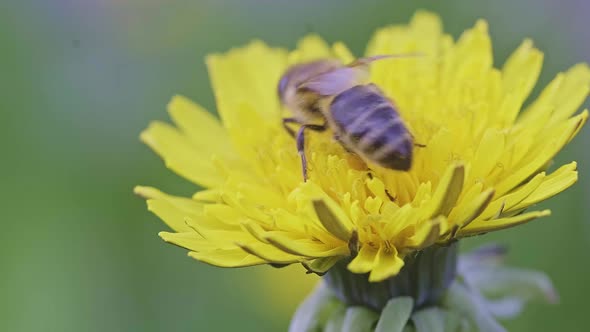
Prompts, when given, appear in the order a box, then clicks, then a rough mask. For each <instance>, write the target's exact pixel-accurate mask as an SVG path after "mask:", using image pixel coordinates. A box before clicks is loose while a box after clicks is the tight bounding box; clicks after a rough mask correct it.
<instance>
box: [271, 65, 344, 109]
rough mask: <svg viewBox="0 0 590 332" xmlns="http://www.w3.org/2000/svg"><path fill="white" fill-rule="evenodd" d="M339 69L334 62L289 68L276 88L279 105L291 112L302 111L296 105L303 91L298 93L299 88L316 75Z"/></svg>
mask: <svg viewBox="0 0 590 332" xmlns="http://www.w3.org/2000/svg"><path fill="white" fill-rule="evenodd" d="M340 67H342V64H341V63H340V62H339V61H336V60H317V61H313V62H308V63H303V64H298V65H294V66H292V67H290V68H289V69H287V71H286V72H285V73H284V74H283V76H281V78H280V80H279V83H278V86H277V94H278V97H279V100H280V101H281V104H282V105H284V106H287V107H288V108H289V109H291V111H293V112H298V111H302V110H299V109H298V108H300V107H299V106H298V105H300V104H301V99H302V94H303V92H304V91H300V90H301V89H299V87H300V86H301V85H302V84H303V83H305V82H308V81H309V80H311V79H313V78H314V77H316V76H317V75H320V74H323V73H325V72H328V71H330V70H334V69H336V68H340ZM307 92H309V91H307Z"/></svg>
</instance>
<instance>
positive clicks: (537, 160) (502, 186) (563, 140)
mask: <svg viewBox="0 0 590 332" xmlns="http://www.w3.org/2000/svg"><path fill="white" fill-rule="evenodd" d="M587 118H588V113H582V114H580V115H578V116H576V117H573V118H571V119H569V120H568V121H567V122H565V123H562V124H560V125H558V126H556V128H553V129H552V130H549V131H547V132H546V133H545V137H551V138H552V139H551V140H543V141H542V142H540V145H539V148H538V149H537V150H533V151H531V152H530V154H531V157H530V158H529V159H528V160H527V159H525V160H523V162H522V163H525V162H526V164H524V165H522V166H520V167H519V168H517V169H516V170H514V171H513V172H512V173H511V174H509V175H508V176H507V177H505V178H504V179H503V180H502V181H500V182H499V183H498V184H497V185H496V186H495V188H496V193H497V195H503V194H504V193H506V192H508V191H509V190H511V189H513V188H514V187H516V186H517V185H519V184H520V183H522V181H524V180H525V179H526V178H528V177H530V176H531V175H532V174H534V173H535V172H537V171H539V169H540V168H541V167H543V166H544V165H545V164H546V163H547V162H548V161H549V160H550V159H551V158H553V156H555V155H556V154H557V152H558V151H559V150H561V149H562V148H563V146H564V145H565V144H567V142H568V141H569V140H570V139H571V136H572V135H573V134H574V133H575V132H576V131H577V130H578V129H579V127H580V126H582V125H583V124H584V123H585V122H586V119H587Z"/></svg>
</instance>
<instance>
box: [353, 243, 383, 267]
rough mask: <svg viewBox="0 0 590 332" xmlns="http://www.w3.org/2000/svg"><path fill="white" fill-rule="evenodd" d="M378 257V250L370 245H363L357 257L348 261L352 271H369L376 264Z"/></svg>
mask: <svg viewBox="0 0 590 332" xmlns="http://www.w3.org/2000/svg"><path fill="white" fill-rule="evenodd" d="M376 257H377V250H375V249H373V248H372V247H371V246H370V245H367V244H365V245H363V246H362V247H361V250H359V252H358V254H357V255H356V257H355V258H354V259H353V260H352V261H351V262H350V263H348V266H347V268H348V270H349V271H350V272H352V273H367V272H370V271H371V270H372V269H373V267H374V266H375V259H376Z"/></svg>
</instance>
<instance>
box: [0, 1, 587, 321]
mask: <svg viewBox="0 0 590 332" xmlns="http://www.w3.org/2000/svg"><path fill="white" fill-rule="evenodd" d="M418 8H425V9H430V10H434V11H436V12H438V13H440V14H441V15H442V17H443V18H444V22H445V27H446V30H447V31H448V32H450V33H452V34H453V35H454V36H458V35H459V33H460V32H461V31H462V30H464V29H465V28H468V27H471V26H472V25H473V23H474V22H475V20H476V19H477V18H480V17H483V18H486V19H487V20H488V21H489V22H490V25H491V34H492V37H493V41H494V47H495V53H496V63H502V62H503V60H504V59H505V58H506V56H507V55H508V54H509V52H510V51H511V50H512V49H514V48H515V47H516V46H517V45H518V44H519V43H520V41H521V40H522V39H523V38H525V37H532V38H533V39H534V40H535V42H536V44H537V45H538V46H539V47H540V48H541V49H542V50H543V51H545V52H546V60H545V66H544V69H543V74H542V78H541V82H542V83H543V84H545V83H547V82H548V80H549V79H550V78H551V77H553V76H554V75H555V74H556V73H557V72H558V71H560V70H564V69H566V68H567V67H569V66H570V65H573V64H574V63H576V62H580V61H588V60H590V43H589V42H588V38H589V36H590V34H589V33H588V31H587V24H586V21H587V17H588V15H589V14H590V4H589V3H588V2H585V1H584V0H570V1H560V0H521V1H508V0H503V1H493V2H492V1H490V2H487V3H484V2H483V1H480V2H474V1H467V0H463V1H459V0H445V1H392V0H389V1H363V2H361V1H352V0H346V1H336V0H333V1H323V2H321V3H317V2H316V1H310V0H305V1H287V0H280V1H270V0H266V1H264V0H233V1H229V0H224V1H214V0H205V1H203V0H200V1H199V0H197V1H195V0H193V1H189V0H177V1H158V0H102V1H99V0H96V1H88V0H87V1H83V0H78V1H75V0H69V1H66V0H52V1H49V0H38V1H27V0H25V1H16V0H8V1H6V0H5V1H2V2H1V3H0V49H1V52H0V114H1V115H2V116H1V121H0V137H1V139H0V144H1V150H0V151H1V156H2V157H1V160H2V162H0V174H1V175H2V179H1V182H0V184H1V185H2V187H3V188H2V189H3V190H1V191H0V192H1V195H2V197H1V202H2V205H1V206H2V229H1V230H0V257H1V262H0V263H1V265H0V266H1V267H0V331H233V330H240V331H262V330H264V331H284V330H285V329H286V326H287V324H288V320H289V316H290V314H291V312H292V311H293V310H294V308H295V306H296V304H297V301H298V300H299V299H300V298H301V297H303V296H304V295H305V290H304V288H303V286H300V284H305V283H306V282H307V281H306V280H305V278H306V276H305V275H304V274H303V273H298V274H297V273H296V274H294V273H293V272H292V271H283V270H281V271H279V270H273V269H271V268H250V269H240V270H223V269H218V268H212V267H209V266H206V265H204V264H201V263H198V262H196V261H193V260H191V259H190V258H188V257H187V256H186V252H185V251H184V250H181V249H178V248H176V247H173V246H169V245H166V244H164V243H163V242H162V241H161V240H160V239H159V238H158V237H157V235H156V234H157V232H158V231H160V230H163V229H164V226H163V224H162V223H161V222H160V221H159V220H158V219H157V218H156V217H154V216H152V215H151V214H149V213H148V212H147V211H146V208H145V203H144V201H143V200H141V199H139V198H137V197H135V196H134V195H133V194H132V188H133V186H134V185H136V184H148V185H157V186H158V187H160V188H162V189H164V190H166V191H168V192H171V193H177V194H190V193H192V192H193V191H194V190H195V188H194V187H192V186H191V185H189V184H187V183H186V182H185V181H183V180H181V179H180V178H178V177H177V176H175V175H173V174H172V173H171V172H169V171H167V170H166V169H165V168H164V165H163V163H162V162H161V161H160V160H159V159H158V157H156V156H155V154H153V153H152V152H151V151H149V150H148V148H147V147H145V146H143V145H142V144H140V142H139V140H138V134H139V132H140V131H141V130H142V129H143V128H144V127H145V126H146V125H147V124H148V122H149V121H150V120H152V119H166V113H165V105H166V103H167V102H168V100H169V99H170V97H171V96H172V95H174V94H176V93H181V94H184V95H186V96H189V97H191V98H193V99H194V100H197V101H198V102H200V103H201V104H203V105H205V106H207V107H208V108H209V109H212V110H214V107H213V106H214V105H213V98H212V94H211V90H210V87H209V84H208V78H207V74H206V70H205V66H204V64H203V58H204V56H205V54H207V53H210V52H219V51H224V50H227V49H228V48H230V47H232V46H236V45H241V44H244V43H246V42H247V41H249V40H250V39H252V38H260V39H263V40H266V41H268V42H270V43H271V44H275V45H283V46H293V45H294V44H295V42H296V40H297V39H298V38H299V37H301V36H302V35H304V34H306V33H308V32H317V33H320V34H321V35H323V36H325V37H326V39H327V40H329V41H336V40H343V41H345V42H347V43H348V44H349V45H350V46H351V47H352V49H353V50H355V51H356V54H361V52H362V50H363V47H364V43H365V42H366V40H367V39H368V38H369V36H370V35H371V33H372V32H373V31H374V30H375V29H376V28H377V27H379V26H382V25H385V24H388V23H395V22H397V23H401V22H407V21H408V20H409V17H410V16H411V15H412V13H413V12H414V11H415V10H416V9H418ZM547 139H551V138H550V137H548V138H547ZM589 139H590V130H588V128H586V130H585V131H584V132H583V133H582V134H581V135H580V136H579V137H578V138H577V139H576V140H575V141H574V143H573V144H571V145H570V146H568V147H567V149H566V151H564V152H563V153H561V154H560V156H559V158H558V159H559V160H558V161H559V162H566V161H569V160H572V159H576V160H578V161H579V169H580V175H581V181H580V183H578V184H577V185H576V186H575V187H574V188H572V189H570V190H568V191H567V192H566V193H564V194H562V195H560V196H558V197H557V198H555V199H552V200H551V201H550V202H548V203H545V204H543V207H548V208H551V209H553V216H551V217H549V218H546V219H543V220H539V221H536V222H534V223H532V224H529V225H526V226H523V227H519V228H516V229H513V230H508V231H503V232H499V233H497V234H494V235H491V236H486V237H482V238H477V239H474V240H469V241H465V243H466V246H465V247H471V246H474V245H476V244H477V243H481V242H482V241H500V242H502V243H505V244H508V245H509V247H510V249H511V255H510V262H511V263H514V264H518V265H522V266H528V267H532V268H536V269H541V270H544V271H546V272H547V273H548V274H549V275H550V276H551V277H552V278H553V280H554V282H555V284H556V286H557V287H558V289H559V291H560V293H561V303H560V304H559V305H558V306H548V305H533V306H530V307H529V308H528V310H527V311H526V312H525V314H523V315H522V316H521V317H520V318H519V319H518V320H516V321H512V322H509V323H507V326H508V327H509V328H510V330H511V331H556V330H564V331H582V330H584V328H583V327H582V326H584V325H586V324H585V323H586V322H587V320H588V314H587V307H586V305H585V304H586V303H587V301H588V298H587V296H589V295H590V282H588V281H589V280H590V266H589V265H588V254H587V252H588V250H589V249H590V227H589V223H588V213H587V210H585V209H584V205H585V204H588V203H589V200H588V197H589V192H588V184H589V183H590V174H589V169H590V165H589V161H590V155H589V153H588V152H587V149H585V144H588V141H589ZM268 272H273V273H268ZM298 272H301V271H298ZM307 283H308V282H307Z"/></svg>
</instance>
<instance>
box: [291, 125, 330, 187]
mask: <svg viewBox="0 0 590 332" xmlns="http://www.w3.org/2000/svg"><path fill="white" fill-rule="evenodd" d="M305 129H310V130H313V131H324V130H326V129H327V126H326V125H325V124H323V125H314V124H304V125H301V127H299V131H298V132H297V152H298V153H299V156H300V157H301V168H302V170H303V181H307V158H306V157H305Z"/></svg>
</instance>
